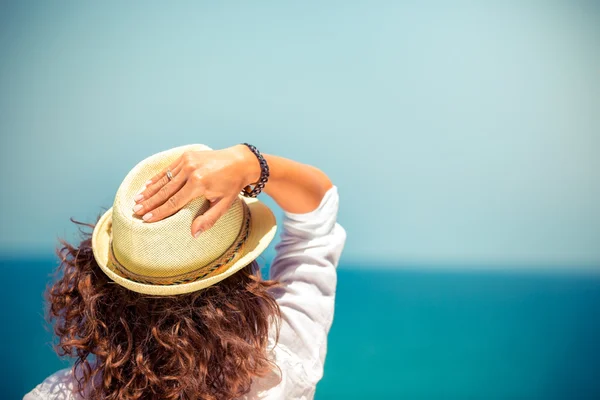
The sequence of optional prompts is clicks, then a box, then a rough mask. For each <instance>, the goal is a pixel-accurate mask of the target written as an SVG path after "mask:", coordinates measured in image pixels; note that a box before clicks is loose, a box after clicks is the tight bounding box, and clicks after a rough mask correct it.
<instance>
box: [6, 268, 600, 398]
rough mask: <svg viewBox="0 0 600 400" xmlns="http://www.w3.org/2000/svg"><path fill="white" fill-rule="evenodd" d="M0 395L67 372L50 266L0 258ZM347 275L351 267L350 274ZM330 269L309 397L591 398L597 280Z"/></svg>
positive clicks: (597, 394)
mask: <svg viewBox="0 0 600 400" xmlns="http://www.w3.org/2000/svg"><path fill="white" fill-rule="evenodd" d="M0 262H1V267H2V270H3V271H4V273H5V279H4V283H5V284H4V288H3V291H2V294H1V296H2V305H3V307H2V313H3V315H2V320H3V321H5V324H3V328H2V329H1V330H0V337H1V339H2V344H3V347H4V349H3V352H2V359H3V363H2V364H3V366H4V373H2V374H1V375H0V376H1V377H0V379H1V382H0V388H1V391H2V393H1V395H0V398H1V399H21V398H22V396H23V394H24V393H25V392H26V391H28V390H30V389H31V388H32V387H33V386H35V384H37V383H39V382H40V381H41V380H42V379H44V378H45V377H46V376H47V375H49V374H50V373H52V372H53V371H55V370H56V369H59V368H62V367H64V366H65V365H68V362H66V361H60V360H59V359H58V358H57V357H56V356H55V355H54V353H53V352H52V350H51V348H50V345H49V342H50V339H51V336H50V334H49V333H48V331H47V330H46V329H45V327H44V322H43V319H42V311H43V308H42V291H43V289H44V286H45V284H46V282H47V280H48V274H49V273H50V272H51V270H52V269H53V268H54V266H55V262H54V260H52V259H49V260H27V259H17V258H13V259H4V260H2V261H0ZM347 267H350V268H347ZM568 271H569V269H568V268H565V269H563V270H562V272H549V271H548V270H546V271H540V270H536V271H535V272H532V271H530V270H522V271H519V270H515V269H512V270H499V269H498V268H497V267H496V268H495V269H494V271H489V272H483V271H473V270H471V271H466V270H443V269H430V268H428V269H417V268H411V269H399V270H383V269H377V268H375V267H369V266H368V265H367V264H365V265H361V268H360V269H358V268H356V266H341V267H340V269H339V280H338V295H337V305H336V315H335V320H334V324H333V327H332V330H331V333H330V337H329V350H328V356H327V363H326V368H325V376H324V378H323V380H322V381H321V383H320V384H319V386H318V389H317V397H316V398H317V399H319V400H324V399H544V400H546V399H600V275H598V274H593V273H583V272H573V273H570V272H568Z"/></svg>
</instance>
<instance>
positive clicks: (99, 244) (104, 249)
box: [92, 196, 277, 296]
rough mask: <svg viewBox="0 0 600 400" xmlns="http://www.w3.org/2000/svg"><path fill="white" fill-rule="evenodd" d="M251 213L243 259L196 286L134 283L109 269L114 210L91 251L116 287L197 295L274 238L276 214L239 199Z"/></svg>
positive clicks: (96, 230) (103, 219) (102, 221)
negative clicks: (194, 293)
mask: <svg viewBox="0 0 600 400" xmlns="http://www.w3.org/2000/svg"><path fill="white" fill-rule="evenodd" d="M240 197H241V198H242V199H243V201H245V202H246V204H247V205H248V207H249V209H250V215H251V216H250V232H249V234H248V238H247V239H246V242H245V243H244V246H242V249H241V251H242V254H241V256H240V257H239V258H238V259H237V260H236V261H235V262H233V263H232V264H231V265H230V266H229V267H228V268H226V269H225V270H223V271H222V272H220V273H219V274H217V275H213V276H209V277H207V278H203V279H199V280H196V281H193V282H188V283H182V284H173V285H152V284H146V283H140V282H136V281H133V280H131V279H128V278H126V277H124V276H123V275H121V274H119V273H118V272H117V271H115V270H113V269H112V268H111V267H109V266H108V256H109V251H110V248H109V246H110V238H111V226H112V223H111V222H112V207H111V208H110V209H108V211H106V212H105V213H104V214H103V215H102V217H101V218H100V219H99V220H98V223H97V224H96V226H95V227H94V231H93V233H92V250H93V252H94V258H95V259H96V262H97V263H98V266H99V267H100V268H101V269H102V271H104V273H105V274H106V275H107V276H108V277H109V278H110V279H112V280H113V281H114V282H115V283H117V284H119V285H121V286H124V287H126V288H127V289H130V290H133V291H134V292H138V293H143V294H150V295H157V296H169V295H176V294H184V293H190V292H195V291H197V290H200V289H204V288H207V287H209V286H211V285H214V284H215V283H217V282H220V281H222V280H223V279H225V278H227V277H229V276H231V275H233V274H234V273H236V272H237V271H239V270H240V269H242V268H244V267H245V266H247V265H248V264H250V263H251V262H252V261H253V260H255V259H256V258H257V257H258V256H259V255H260V254H261V253H262V252H263V251H264V250H265V249H266V248H267V246H268V245H269V243H270V242H271V241H272V240H273V238H274V237H275V232H276V230H277V222H276V220H275V215H274V214H273V211H271V209H270V208H269V207H268V206H267V205H266V204H264V203H263V202H261V201H260V200H258V199H256V198H251V197H245V196H240Z"/></svg>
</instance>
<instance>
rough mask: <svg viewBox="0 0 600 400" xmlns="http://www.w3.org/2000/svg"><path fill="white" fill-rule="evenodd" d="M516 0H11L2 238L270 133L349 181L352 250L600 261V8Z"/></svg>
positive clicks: (43, 250) (6, 36) (499, 260)
mask: <svg viewBox="0 0 600 400" xmlns="http://www.w3.org/2000/svg"><path fill="white" fill-rule="evenodd" d="M495 3H496V2H466V1H460V2H458V1H454V2H443V3H442V2H429V3H422V2H419V3H418V4H417V2H392V1H389V2H381V1H369V2H367V1H347V2H334V1H332V2H302V3H300V2H294V3H292V2H252V3H251V2H239V3H238V2H218V3H215V2H188V3H186V2H177V3H170V4H169V6H166V5H165V4H164V3H163V4H161V3H159V2H144V3H143V5H142V3H137V4H134V3H133V2H131V3H122V2H101V3H100V2H96V3H91V2H89V3H87V2H86V3H84V2H80V3H73V2H52V3H48V2H34V1H28V2H19V3H17V2H14V3H13V4H8V3H6V2H5V3H3V4H2V5H1V6H0V54H2V56H1V57H0V133H1V139H0V140H1V142H0V147H1V152H2V154H1V155H2V157H1V159H0V163H1V164H0V165H1V167H2V172H3V173H2V178H3V189H2V198H1V200H0V218H2V222H3V223H2V224H1V225H0V252H2V253H16V254H36V255H48V256H51V255H52V251H53V248H54V246H55V245H56V243H57V237H59V236H60V237H67V238H72V237H75V236H74V235H75V232H76V229H75V227H74V226H73V224H72V223H71V222H70V221H69V217H74V218H75V219H79V220H87V221H91V220H92V219H93V218H95V216H97V214H98V213H99V212H100V210H101V208H102V207H104V208H108V207H110V205H111V204H112V199H113V196H114V194H115V192H116V189H117V187H118V185H119V183H120V182H121V180H122V179H123V178H124V176H125V175H126V173H127V172H128V171H129V169H130V168H132V167H133V166H134V165H135V164H136V163H137V162H138V161H140V160H141V159H143V158H145V157H147V156H148V155H150V154H152V153H155V152H158V151H161V150H164V149H167V148H171V147H175V146H179V145H182V144H187V143H205V144H207V145H209V146H211V147H213V148H222V147H227V146H230V145H233V144H236V143H240V142H250V143H253V144H255V145H256V146H257V147H258V148H259V149H261V150H262V151H263V152H265V153H271V154H278V155H282V156H285V157H290V158H293V159H296V160H298V161H302V162H306V163H309V164H313V165H316V166H318V167H319V168H321V169H323V170H324V171H326V172H327V173H328V174H329V175H330V176H331V178H332V180H333V181H334V183H335V184H336V185H337V186H338V187H339V190H340V199H341V203H340V216H339V222H340V223H341V224H342V225H343V226H344V227H345V228H346V230H347V232H348V240H347V244H346V249H345V251H344V254H343V257H342V263H344V264H348V265H350V264H354V265H362V266H365V267H369V266H371V265H383V266H400V265H413V264H418V265H446V266H457V265H458V266H465V265H475V266H490V267H491V266H495V265H500V266H524V265H525V266H542V267H568V268H574V267H592V268H598V269H599V270H600V210H599V207H598V205H599V204H600V161H599V160H600V157H599V156H598V152H599V150H600V74H599V73H598V72H599V71H600V7H598V6H597V5H595V4H594V2H584V1H579V2H578V1H575V2H567V1H564V2H558V1H557V2H533V1H525V2H502V4H495ZM263 199H264V200H265V201H267V202H269V204H270V205H272V206H273V207H275V206H274V204H273V203H272V202H270V201H269V200H268V199H266V198H263ZM276 212H277V213H278V215H280V210H277V209H276ZM267 254H272V248H271V249H270V250H269V253H267Z"/></svg>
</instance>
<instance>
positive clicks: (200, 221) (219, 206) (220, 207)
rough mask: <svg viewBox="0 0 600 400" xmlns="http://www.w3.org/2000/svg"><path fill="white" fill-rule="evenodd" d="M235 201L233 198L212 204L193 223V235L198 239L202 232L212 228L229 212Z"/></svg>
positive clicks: (226, 198) (225, 198)
mask: <svg viewBox="0 0 600 400" xmlns="http://www.w3.org/2000/svg"><path fill="white" fill-rule="evenodd" d="M233 200H234V199H233V198H230V197H224V198H222V199H219V200H217V201H215V202H211V204H210V208H209V209H208V210H206V212H204V214H202V215H200V216H199V217H197V218H196V219H195V220H194V222H192V235H193V236H194V237H195V238H197V237H198V236H199V235H200V234H201V233H202V232H205V231H207V230H209V229H210V228H212V227H213V225H214V224H215V223H216V222H217V221H218V220H219V218H221V216H222V215H223V214H225V212H227V210H228V209H229V207H230V206H231V204H233Z"/></svg>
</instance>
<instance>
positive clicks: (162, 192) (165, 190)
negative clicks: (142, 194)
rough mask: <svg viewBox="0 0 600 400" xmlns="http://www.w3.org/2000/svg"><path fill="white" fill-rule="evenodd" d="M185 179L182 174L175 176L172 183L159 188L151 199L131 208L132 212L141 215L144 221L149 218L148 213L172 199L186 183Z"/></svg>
mask: <svg viewBox="0 0 600 400" xmlns="http://www.w3.org/2000/svg"><path fill="white" fill-rule="evenodd" d="M186 180H187V179H186V178H185V176H184V175H183V174H179V175H177V176H176V177H175V178H173V180H172V181H170V182H169V183H167V184H165V185H163V186H161V187H160V189H159V190H158V192H157V193H155V194H154V195H153V196H152V197H150V198H148V199H146V200H144V201H142V202H141V203H138V204H136V205H135V206H134V207H133V212H134V213H136V214H138V215H143V216H144V217H143V218H144V220H147V219H149V218H150V216H147V214H148V213H149V212H151V211H152V210H154V209H155V208H156V207H158V206H161V205H162V204H164V203H165V202H166V201H167V200H168V199H169V198H170V197H172V196H173V195H174V194H175V193H177V191H179V189H181V188H182V187H183V185H185V183H186Z"/></svg>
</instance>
